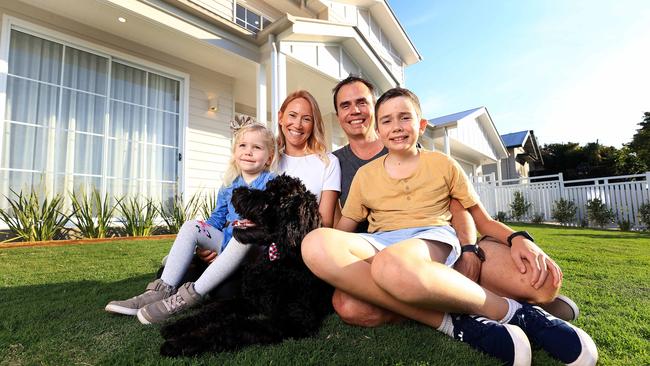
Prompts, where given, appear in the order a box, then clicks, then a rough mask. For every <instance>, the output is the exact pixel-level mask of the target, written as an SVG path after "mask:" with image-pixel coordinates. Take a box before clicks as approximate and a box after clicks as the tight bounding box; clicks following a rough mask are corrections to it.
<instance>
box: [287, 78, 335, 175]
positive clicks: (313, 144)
mask: <svg viewBox="0 0 650 366" xmlns="http://www.w3.org/2000/svg"><path fill="white" fill-rule="evenodd" d="M299 98H302V99H304V100H306V101H307V103H309V105H310V106H311V113H312V114H313V118H314V128H313V130H312V132H311V136H309V138H308V139H307V149H308V150H309V152H310V153H312V154H317V155H318V157H319V158H320V159H321V160H322V161H323V162H325V165H329V163H330V159H329V158H328V157H327V147H326V145H325V126H324V125H323V116H322V115H321V113H320V108H318V102H316V99H315V98H314V96H313V95H311V94H310V93H309V92H308V91H306V90H297V91H295V92H293V93H291V94H289V95H288V96H287V97H286V99H285V100H284V102H283V103H282V105H281V106H280V118H279V119H282V117H284V111H285V110H286V109H287V106H288V105H289V103H291V102H293V101H294V100H296V99H299ZM279 130H280V131H279V133H278V151H279V153H280V154H282V153H284V151H285V149H286V141H285V138H284V134H282V128H280V129H279Z"/></svg>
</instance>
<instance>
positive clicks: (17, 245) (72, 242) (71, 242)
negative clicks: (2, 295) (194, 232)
mask: <svg viewBox="0 0 650 366" xmlns="http://www.w3.org/2000/svg"><path fill="white" fill-rule="evenodd" d="M174 238H176V234H164V235H150V236H114V237H112V238H94V239H66V240H46V241H23V242H16V243H4V244H0V249H4V248H29V247H60V246H63V245H77V244H98V243H104V242H110V241H143V240H164V239H174Z"/></svg>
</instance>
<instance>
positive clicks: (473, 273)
mask: <svg viewBox="0 0 650 366" xmlns="http://www.w3.org/2000/svg"><path fill="white" fill-rule="evenodd" d="M449 211H450V212H451V226H453V228H454V230H455V231H456V235H457V236H458V241H460V245H461V246H462V245H467V244H475V243H476V226H474V220H472V215H470V214H469V212H467V210H466V209H465V207H463V205H461V204H460V202H458V200H456V199H453V198H452V199H451V201H450V203H449ZM454 269H455V270H457V271H458V272H460V273H462V274H463V275H465V277H467V278H469V279H470V280H472V281H474V282H477V283H478V280H479V277H480V275H481V260H480V259H479V258H478V256H477V255H476V254H475V253H471V252H465V253H461V255H460V258H459V259H458V261H457V262H456V264H455V265H454Z"/></svg>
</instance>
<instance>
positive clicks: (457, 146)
mask: <svg viewBox="0 0 650 366" xmlns="http://www.w3.org/2000/svg"><path fill="white" fill-rule="evenodd" d="M473 123H477V124H478V128H479V129H480V130H481V131H480V132H478V133H479V134H481V135H483V136H484V138H485V139H486V140H485V141H486V143H487V145H486V146H482V145H481V144H479V145H477V144H476V141H475V140H473V138H472V137H470V136H468V135H467V134H468V133H473V132H468V131H472V130H471V129H470V130H468V129H467V127H468V126H471V125H473ZM428 125H429V128H430V129H431V131H433V134H434V135H433V136H434V137H433V138H434V139H435V138H440V137H441V136H442V135H441V134H440V132H439V131H443V130H446V129H447V128H451V129H456V128H458V126H461V128H462V129H463V131H464V132H463V133H461V134H457V135H455V137H453V138H452V139H451V140H452V141H451V144H452V146H451V148H452V155H454V157H456V156H455V155H456V154H464V155H465V157H466V158H468V159H473V157H480V158H479V159H478V160H481V161H483V162H481V163H480V164H483V163H484V162H485V161H486V159H487V160H491V162H495V160H493V159H503V158H505V157H507V156H508V150H507V149H506V147H505V146H504V145H503V141H502V140H501V136H500V135H499V132H498V131H497V129H496V126H495V125H494V121H493V120H492V117H491V116H490V113H489V112H488V110H487V108H485V107H478V108H472V109H468V110H466V111H462V112H457V113H453V114H448V115H446V116H442V117H437V118H433V119H430V120H428ZM462 126H466V127H464V128H463V127H462Z"/></svg>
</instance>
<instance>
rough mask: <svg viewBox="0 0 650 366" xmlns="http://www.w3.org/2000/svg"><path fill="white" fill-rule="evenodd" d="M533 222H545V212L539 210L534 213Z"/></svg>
mask: <svg viewBox="0 0 650 366" xmlns="http://www.w3.org/2000/svg"><path fill="white" fill-rule="evenodd" d="M532 221H533V224H541V223H543V222H544V214H543V213H541V212H538V213H536V214H534V215H533V219H532Z"/></svg>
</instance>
